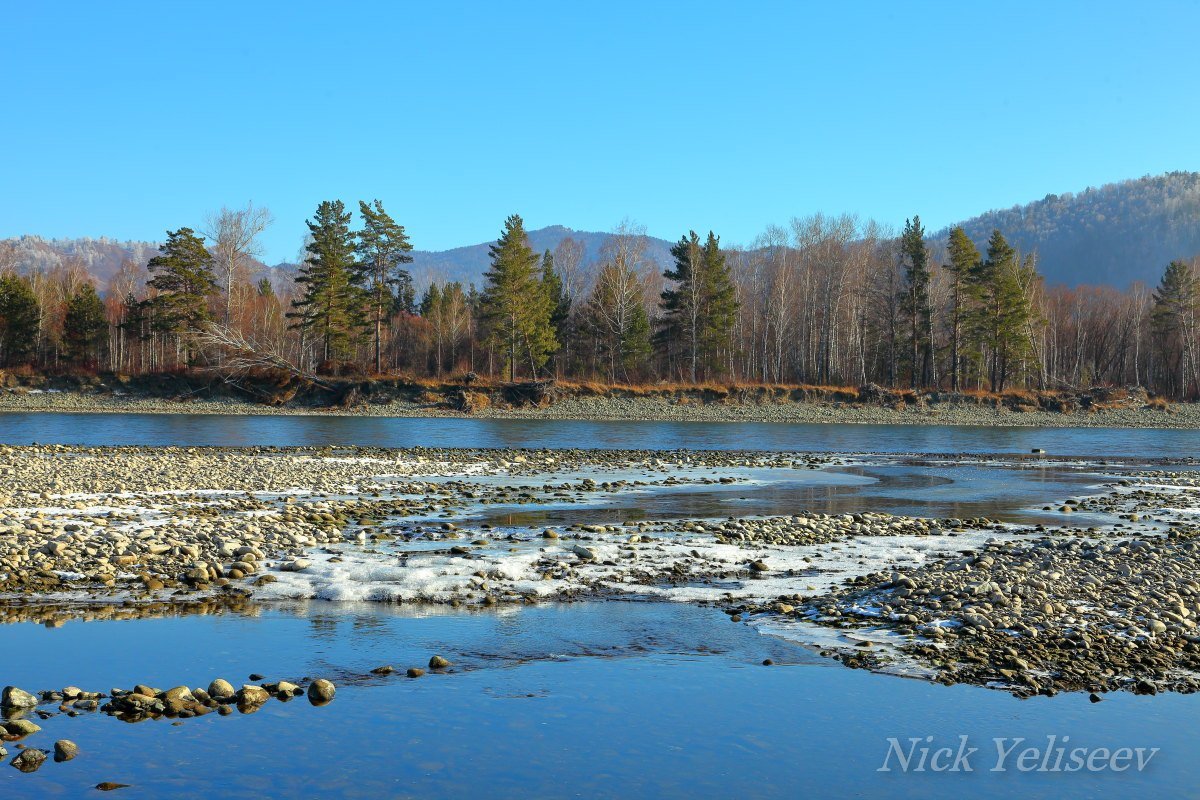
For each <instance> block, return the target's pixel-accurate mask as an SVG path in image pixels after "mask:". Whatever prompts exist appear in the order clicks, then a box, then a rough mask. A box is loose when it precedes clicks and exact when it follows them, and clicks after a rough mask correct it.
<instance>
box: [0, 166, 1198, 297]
mask: <svg viewBox="0 0 1200 800" xmlns="http://www.w3.org/2000/svg"><path fill="white" fill-rule="evenodd" d="M960 224H961V225H962V227H963V229H964V230H965V231H966V232H967V235H968V236H970V237H971V239H972V240H974V241H975V243H976V244H977V245H978V246H979V247H980V249H981V250H982V249H983V247H984V246H985V245H986V242H987V239H988V237H989V236H990V235H991V232H992V230H993V229H999V230H1000V231H1001V232H1003V233H1004V235H1005V237H1007V238H1008V240H1009V241H1010V242H1011V243H1013V244H1014V245H1015V246H1017V247H1019V248H1020V249H1021V250H1022V251H1023V252H1032V251H1035V250H1036V251H1037V253H1038V266H1039V268H1040V269H1041V271H1042V273H1043V274H1044V275H1045V276H1046V281H1047V282H1048V283H1050V284H1066V285H1069V286H1075V285H1079V284H1085V283H1087V284H1109V285H1112V286H1116V287H1119V288H1124V287H1126V286H1128V285H1129V284H1131V283H1134V282H1136V281H1142V282H1144V283H1146V284H1149V285H1154V284H1156V283H1157V282H1158V279H1159V277H1160V276H1161V275H1162V271H1163V269H1164V268H1165V267H1166V265H1167V263H1168V262H1170V261H1171V260H1173V259H1178V258H1182V259H1188V258H1192V257H1194V256H1196V255H1197V254H1200V172H1170V173H1167V174H1165V175H1157V176H1147V177H1144V178H1138V179H1134V180H1128V181H1121V182H1120V183H1113V184H1107V185H1104V186H1100V187H1097V188H1088V189H1085V190H1083V191H1081V192H1075V193H1070V192H1068V193H1066V194H1061V195H1055V194H1051V195H1047V196H1046V197H1045V198H1043V199H1041V200H1037V201H1035V202H1032V203H1028V204H1026V205H1023V206H1014V207H1012V208H1009V209H1003V210H993V211H988V212H986V213H984V214H980V215H979V216H976V217H972V218H971V219H968V220H966V221H964V222H962V223H960ZM952 227H954V226H948V227H947V228H945V229H943V230H940V231H937V232H934V233H933V234H932V236H931V238H932V239H935V240H944V238H945V236H946V234H947V233H948V232H949V230H950V228H952ZM497 231H499V228H497ZM680 233H682V231H680ZM718 233H720V231H718ZM609 235H610V234H607V233H601V232H595V231H577V230H573V229H571V228H567V227H564V226H562V225H551V226H549V227H546V228H540V229H538V230H533V231H530V232H529V242H530V245H531V246H532V247H533V249H534V250H535V251H536V252H538V253H541V252H543V251H545V250H551V251H552V250H554V248H555V247H557V246H558V244H559V243H560V242H561V241H562V240H563V239H565V238H567V237H570V238H572V239H575V240H576V241H578V242H580V243H581V244H582V245H583V247H584V263H585V264H592V263H595V262H597V261H598V260H599V258H600V256H601V252H602V250H603V247H604V244H605V242H606V241H607V240H608V238H609ZM648 238H649V249H648V256H649V257H650V258H651V259H653V260H654V261H657V262H658V263H659V264H660V265H662V266H666V265H667V264H669V263H670V260H671V256H670V247H671V242H669V241H667V240H665V239H658V238H655V237H648ZM3 241H5V242H11V243H13V244H14V245H15V248H16V254H17V263H18V266H19V268H20V269H22V270H29V269H37V268H43V269H46V268H50V267H53V266H55V265H56V264H59V263H62V262H63V260H65V259H69V258H77V259H79V260H80V261H82V263H84V264H85V265H86V266H87V268H88V270H89V271H90V272H91V273H92V275H94V276H95V278H96V280H97V283H98V284H99V285H100V287H101V288H103V287H105V286H107V284H108V281H109V280H110V279H111V278H112V276H113V275H114V274H115V273H116V272H117V270H118V269H120V266H121V264H122V262H124V261H126V260H132V261H133V262H135V263H138V264H140V265H142V266H144V265H145V263H146V261H148V260H149V259H150V258H152V257H153V256H154V255H156V254H157V252H158V245H157V244H156V243H154V242H133V241H124V242H122V241H117V240H114V239H108V238H104V237H101V238H98V239H97V238H79V239H43V238H41V237H39V236H20V237H17V238H15V239H8V240H3ZM489 244H491V243H490V242H483V243H480V244H473V245H467V246H464V247H456V248H453V249H450V250H440V251H432V250H415V251H413V264H412V272H413V277H414V279H415V280H416V282H417V285H418V286H419V287H423V286H424V285H427V284H428V283H429V282H430V281H431V280H439V281H461V282H462V283H465V284H469V283H475V284H477V285H478V284H479V283H480V282H481V279H482V276H483V273H484V272H485V271H486V270H487V267H488V245H489ZM294 269H295V265H294V264H288V263H281V264H277V265H275V266H273V267H266V266H264V267H263V272H265V273H266V274H270V275H274V276H278V275H281V274H283V273H287V272H291V271H293V270H294Z"/></svg>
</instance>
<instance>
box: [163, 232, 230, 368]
mask: <svg viewBox="0 0 1200 800" xmlns="http://www.w3.org/2000/svg"><path fill="white" fill-rule="evenodd" d="M146 267H147V269H149V271H150V274H151V275H152V276H153V277H151V278H150V280H149V281H147V282H146V285H147V286H149V287H150V288H152V289H156V290H157V291H158V294H157V295H155V296H154V297H153V298H152V299H151V300H150V306H151V308H150V311H151V313H152V314H153V318H154V325H155V327H156V328H157V329H158V330H159V331H162V332H164V333H169V334H172V335H174V336H175V337H177V339H178V340H179V341H180V343H181V344H182V345H183V352H184V355H185V360H188V359H187V356H188V353H189V349H188V347H187V345H186V341H187V337H186V335H187V333H189V332H190V331H194V330H196V329H197V328H199V327H200V325H201V324H203V323H204V322H207V321H208V320H210V319H212V314H211V313H210V310H209V302H210V300H211V299H212V296H213V294H214V293H215V292H216V290H217V278H216V276H215V275H214V274H213V259H212V255H210V254H209V252H208V249H207V248H206V247H205V246H204V240H203V239H201V238H200V237H199V236H197V235H196V233H195V231H193V230H192V229H191V228H180V229H179V230H177V231H167V241H166V243H165V244H163V246H162V247H161V248H160V253H159V255H157V256H155V257H154V258H152V259H150V261H149V262H148V263H147V264H146Z"/></svg>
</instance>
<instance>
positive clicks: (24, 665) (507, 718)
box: [0, 414, 1200, 798]
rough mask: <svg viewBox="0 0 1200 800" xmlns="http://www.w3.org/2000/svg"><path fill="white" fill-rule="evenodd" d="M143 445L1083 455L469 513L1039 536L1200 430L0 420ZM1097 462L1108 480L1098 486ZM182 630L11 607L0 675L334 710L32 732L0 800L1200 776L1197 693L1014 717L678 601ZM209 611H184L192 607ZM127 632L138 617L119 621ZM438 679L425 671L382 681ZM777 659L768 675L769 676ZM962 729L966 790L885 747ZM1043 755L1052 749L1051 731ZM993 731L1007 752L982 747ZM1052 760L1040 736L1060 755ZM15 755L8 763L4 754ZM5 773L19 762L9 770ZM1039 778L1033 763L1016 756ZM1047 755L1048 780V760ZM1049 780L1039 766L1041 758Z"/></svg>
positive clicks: (1079, 784) (1014, 707)
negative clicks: (964, 524)
mask: <svg viewBox="0 0 1200 800" xmlns="http://www.w3.org/2000/svg"><path fill="white" fill-rule="evenodd" d="M35 441H36V442H40V443H50V442H57V443H74V444H113V445H115V444H144V445H318V444H319V445H371V446H395V447H405V446H413V445H423V446H431V447H432V446H436V447H454V446H459V447H559V448H564V447H600V448H655V449H677V448H700V449H759V450H798V451H832V452H842V453H888V454H897V453H927V454H928V453H943V454H956V453H976V454H981V453H992V454H1006V453H1011V454H1026V453H1028V452H1029V450H1031V449H1032V448H1034V447H1040V448H1044V449H1046V450H1047V451H1049V452H1050V453H1051V454H1054V455H1058V456H1078V457H1079V458H1080V460H1081V463H1078V464H1061V463H1050V462H1045V463H1039V462H1037V461H1030V460H1029V459H1012V460H1001V461H1000V462H998V463H985V462H982V461H979V460H974V459H968V460H965V461H960V460H950V459H939V458H922V459H903V458H875V459H861V460H855V461H854V462H853V463H849V464H844V465H840V466H838V467H835V468H833V469H830V470H823V471H819V472H815V471H814V472H809V473H808V474H802V473H799V472H798V473H797V474H795V475H783V476H781V477H778V478H776V479H773V480H769V481H768V480H763V481H758V482H753V483H751V484H736V485H733V486H730V487H714V486H689V487H682V488H674V489H671V490H670V491H667V490H662V491H652V492H642V493H623V494H620V495H618V496H616V497H612V498H608V499H606V501H605V502H603V503H598V504H595V505H592V506H586V505H585V506H582V507H570V508H564V507H554V506H551V505H547V506H544V507H539V506H536V505H534V506H532V507H530V506H521V507H513V508H504V507H489V508H487V509H484V510H482V511H480V512H479V514H478V515H477V516H476V517H475V519H474V522H488V523H490V524H494V525H544V524H566V523H567V522H569V521H587V522H609V521H618V520H620V521H624V520H629V519H642V518H646V519H664V518H670V517H696V516H730V515H752V514H772V513H792V512H794V511H795V510H796V509H798V508H804V509H809V510H814V511H827V512H837V513H843V512H852V511H857V510H866V509H871V510H885V511H893V512H895V513H907V514H922V515H930V516H960V517H962V516H977V515H986V516H991V517H994V518H997V519H1003V520H1007V521H1039V520H1041V519H1042V518H1043V512H1042V511H1041V507H1042V506H1043V505H1044V504H1046V503H1049V502H1051V501H1061V500H1062V499H1063V498H1064V497H1067V496H1071V495H1075V494H1079V493H1086V491H1087V487H1088V486H1089V485H1090V484H1092V483H1095V482H1097V481H1098V480H1099V479H1100V475H1099V472H1098V470H1100V469H1102V468H1101V467H1099V466H1098V465H1097V464H1096V463H1095V460H1096V459H1107V458H1122V459H1124V458H1134V459H1137V458H1149V457H1178V458H1184V457H1190V456H1192V455H1193V454H1195V453H1196V452H1197V448H1198V446H1200V432H1194V431H1161V430H1115V429H1114V430H1109V429H1076V430H1071V429H1047V430H1038V429H1029V428H963V427H936V426H930V427H904V426H858V425H848V426H822V425H765V424H739V423H689V424H683V423H590V422H556V421H495V420H461V419H388V418H354V417H290V416H281V417H234V416H228V417H224V416H222V417H217V416H188V415H149V414H148V415H102V414H4V415H0V442H4V443H14V444H15V443H29V442H35ZM1103 469H1108V468H1103ZM196 611H197V613H178V612H174V611H172V612H166V613H162V614H159V613H157V612H151V611H147V612H144V613H140V614H137V615H134V614H122V613H115V614H114V613H98V614H97V613H92V612H86V611H80V610H77V609H76V610H71V609H66V610H56V611H47V610H30V611H28V612H27V613H24V614H15V613H10V614H9V618H10V619H13V620H14V621H13V622H11V623H10V624H6V625H3V626H0V684H15V685H18V686H24V687H25V688H28V689H31V690H37V689H49V688H61V686H63V685H67V684H75V685H79V686H82V687H84V688H85V689H98V690H102V691H107V690H108V688H110V687H114V686H117V687H121V686H123V687H129V686H132V685H133V684H135V683H139V682H145V683H149V684H151V685H159V686H161V687H164V688H165V687H166V686H169V685H175V684H180V683H186V684H189V685H192V686H206V685H207V684H208V682H209V681H210V680H212V679H213V678H215V677H218V676H221V677H225V678H227V679H228V680H230V681H231V682H232V683H234V685H240V684H241V683H243V682H246V681H247V680H248V676H249V675H250V674H252V673H254V674H262V675H265V676H266V677H267V678H268V679H278V678H286V679H299V678H303V677H308V676H325V677H330V678H332V679H333V680H334V681H335V682H336V683H338V685H339V690H338V695H337V699H336V700H335V701H334V702H333V703H332V704H330V705H328V706H325V707H320V708H314V707H310V706H309V705H308V704H307V703H306V702H305V701H304V700H303V699H299V700H296V701H293V702H292V703H287V704H283V703H277V702H271V703H269V704H268V705H267V706H265V707H264V708H263V709H262V710H260V711H259V712H258V713H255V714H251V715H238V714H235V715H233V716H231V717H228V718H221V717H218V716H217V715H215V714H213V715H209V716H206V717H203V718H199V719H194V720H188V721H186V722H185V723H183V724H179V725H173V724H172V723H171V722H170V721H168V720H162V721H158V722H145V723H142V724H138V725H126V724H122V723H120V722H118V721H116V720H114V719H112V718H109V717H107V716H104V715H100V714H84V715H81V716H78V717H76V718H67V717H65V716H61V715H60V716H56V717H54V718H52V719H49V720H45V721H43V722H42V723H41V724H42V725H43V728H44V731H43V732H42V733H40V734H37V735H35V737H31V739H30V740H29V743H30V745H31V746H35V747H49V745H50V744H51V743H52V742H53V741H54V739H56V738H60V737H63V738H70V739H72V740H74V741H75V742H76V743H78V744H79V746H80V749H81V755H80V756H79V757H78V758H77V759H75V760H74V761H71V762H69V763H66V764H47V765H45V766H44V767H43V768H42V769H41V770H39V771H38V772H36V773H33V774H22V773H20V772H18V771H17V770H15V769H11V768H9V767H7V766H4V767H3V768H0V797H19V798H27V797H28V798H38V797H91V796H95V795H96V794H97V792H96V791H95V790H94V789H93V788H92V787H93V786H95V785H96V784H98V783H100V782H102V781H114V782H119V783H125V784H130V786H129V787H128V788H124V789H121V790H120V791H119V792H118V793H117V796H119V797H145V798H163V797H204V798H242V797H247V798H249V797H255V798H261V797H264V796H265V797H289V798H291V797H295V798H309V797H327V798H338V797H372V798H374V797H387V798H392V797H430V796H439V797H447V798H457V797H502V798H506V797H514V798H517V797H522V798H523V797H621V798H639V797H656V798H657V797H745V798H785V797H786V798H791V797H797V796H806V795H815V796H818V797H826V796H831V797H833V796H837V797H841V796H846V797H849V796H855V797H922V798H927V797H934V798H938V797H947V798H950V797H962V796H968V795H969V796H973V797H983V798H1000V797H1010V796H1014V795H1020V796H1022V797H1026V798H1041V797H1045V798H1071V797H1114V798H1115V797H1136V796H1148V795H1151V794H1152V793H1158V794H1164V795H1169V796H1190V795H1193V794H1195V793H1196V790H1195V787H1196V786H1197V785H1200V759H1197V758H1196V749H1197V745H1196V744H1195V741H1196V736H1195V733H1196V732H1197V730H1198V727H1200V726H1198V725H1197V723H1196V722H1195V720H1196V718H1197V714H1198V712H1200V699H1198V698H1196V697H1195V696H1180V695H1159V696H1156V697H1135V696H1133V695H1130V694H1126V693H1121V694H1117V695H1110V696H1108V697H1106V698H1105V700H1104V702H1101V703H1096V704H1092V703H1090V702H1088V699H1087V697H1086V696H1085V695H1069V694H1066V695H1059V696H1057V697H1054V698H1041V697H1039V698H1034V699H1031V700H1026V701H1018V700H1015V699H1013V698H1012V697H1011V696H1010V695H1008V694H1005V693H1003V692H998V691H993V690H989V689H984V688H977V687H969V686H955V687H945V686H940V685H936V684H930V683H926V682H924V681H920V680H914V679H909V678H902V677H895V676H889V675H879V674H871V673H868V672H865V671H856V670H850V669H847V668H844V667H842V666H840V665H839V664H838V663H837V662H834V661H832V660H829V659H826V658H822V657H821V656H819V655H818V654H817V653H816V652H814V651H813V650H811V649H809V648H807V647H804V646H802V645H800V644H797V643H795V642H791V641H788V640H785V639H782V638H778V637H776V636H771V635H767V634H765V633H763V632H762V631H761V630H760V629H758V628H755V627H753V626H750V625H745V624H731V623H730V621H729V618H728V617H727V616H726V615H725V614H723V613H721V612H720V611H719V610H718V609H715V608H711V607H705V606H698V605H692V604H689V603H681V602H660V601H630V600H620V601H610V602H581V603H571V604H544V605H539V606H534V607H529V608H504V609H502V610H496V611H480V610H472V611H465V610H454V609H450V608H447V607H427V606H413V605H392V604H385V603H362V602H322V601H315V600H313V601H296V602H292V601H280V602H274V603H266V604H256V605H249V606H245V607H239V608H236V609H228V608H202V609H196ZM201 612H202V613H201ZM125 617H130V618H125ZM433 653H440V654H443V655H445V656H447V657H448V658H450V660H451V661H452V662H453V663H454V667H453V668H452V670H450V671H449V672H448V673H447V674H436V675H435V674H431V675H427V676H425V677H423V678H421V679H419V680H409V679H406V678H403V677H396V676H386V677H377V676H372V675H371V674H370V672H369V670H370V669H372V668H374V667H376V666H379V665H381V664H393V665H395V666H397V667H398V668H400V669H401V670H403V669H404V668H405V667H408V666H416V665H423V664H424V663H425V662H426V661H427V660H428V658H429V656H430V655H431V654H433ZM766 659H769V660H771V661H772V662H773V665H772V666H764V665H763V663H762V662H763V661H764V660H766ZM960 736H965V737H968V742H969V745H970V746H971V747H977V748H979V750H978V752H976V753H975V754H974V755H973V756H972V757H971V758H970V759H969V760H968V761H967V762H966V763H967V764H969V766H970V767H971V771H958V772H953V773H947V772H934V771H932V770H928V769H926V770H925V771H922V772H913V771H910V772H902V771H900V770H899V769H898V768H897V761H896V759H895V758H892V759H891V761H890V762H888V763H890V765H891V767H892V769H891V770H889V771H880V769H879V768H880V767H881V766H883V765H884V764H885V759H886V758H887V757H888V753H889V750H890V748H891V745H890V742H889V739H891V738H895V739H896V740H898V741H900V742H904V743H905V746H907V742H908V740H909V739H912V738H916V739H918V740H919V741H920V742H921V743H925V737H933V740H932V741H931V742H929V743H930V744H932V745H934V746H939V747H940V746H953V747H957V746H958V744H959V739H958V737H960ZM1048 737H1055V738H1054V739H1053V740H1049V739H1048ZM1064 737H1069V739H1068V740H1067V742H1066V746H1067V747H1068V749H1069V748H1072V747H1076V746H1079V747H1086V748H1089V749H1090V750H1092V751H1094V750H1095V749H1096V748H1108V749H1109V750H1110V751H1112V750H1116V749H1118V748H1125V747H1128V748H1159V749H1158V751H1157V753H1156V754H1155V755H1154V756H1153V758H1152V760H1151V761H1150V763H1149V764H1148V765H1147V766H1146V768H1145V769H1144V770H1140V771H1139V770H1136V769H1129V770H1126V771H1123V772H1114V771H1112V770H1108V769H1106V770H1102V771H1094V772H1093V771H1090V770H1087V769H1084V770H1082V771H1079V772H1073V773H1068V772H1063V771H1057V772H1056V771H1053V770H1039V769H1034V770H1032V771H1023V770H1021V769H1019V768H1018V766H1017V764H1016V758H1015V757H1012V758H1010V759H1009V760H1007V761H1005V762H1003V766H1004V767H1005V769H1004V770H1003V771H993V769H992V768H993V767H995V766H997V752H998V751H997V747H1001V748H1003V747H1009V746H1010V745H1011V744H1012V743H1013V742H1014V741H1015V740H1016V739H1018V738H1023V739H1025V743H1023V744H1022V745H1021V748H1022V749H1023V748H1024V747H1029V746H1033V747H1038V748H1041V749H1042V750H1045V749H1047V747H1048V746H1049V749H1050V750H1051V756H1053V755H1054V747H1062V746H1063V742H1064ZM998 739H999V740H1001V741H1000V742H999V743H998V742H997V741H996V740H998ZM1051 742H1052V743H1051ZM7 746H8V749H9V751H10V753H14V752H15V749H14V747H13V745H12V744H11V743H10V744H8V745H7ZM10 758H11V756H10ZM1031 763H1032V762H1031ZM1041 763H1042V762H1041V761H1038V762H1037V764H1038V765H1040V764H1041ZM1046 763H1047V764H1049V765H1053V763H1054V762H1053V757H1052V758H1051V759H1050V760H1049V761H1048V762H1046Z"/></svg>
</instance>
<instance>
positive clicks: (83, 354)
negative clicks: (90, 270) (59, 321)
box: [63, 283, 108, 366]
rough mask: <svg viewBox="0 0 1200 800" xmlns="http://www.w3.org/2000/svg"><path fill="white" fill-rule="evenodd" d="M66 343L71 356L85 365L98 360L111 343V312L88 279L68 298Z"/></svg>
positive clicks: (64, 328)
mask: <svg viewBox="0 0 1200 800" xmlns="http://www.w3.org/2000/svg"><path fill="white" fill-rule="evenodd" d="M63 343H64V344H65V345H66V351H67V358H68V359H70V360H71V361H72V362H73V363H75V364H77V365H81V366H83V365H88V366H95V365H96V364H98V363H99V361H100V358H101V355H102V354H103V352H104V348H105V346H106V345H107V344H108V315H107V314H106V313H105V310H104V302H103V301H102V300H101V299H100V295H98V294H96V289H95V287H93V286H92V285H91V284H90V283H85V284H84V285H83V286H82V288H80V289H79V291H77V292H76V293H75V294H73V295H71V297H70V298H68V299H67V312H66V315H65V317H64V318H63Z"/></svg>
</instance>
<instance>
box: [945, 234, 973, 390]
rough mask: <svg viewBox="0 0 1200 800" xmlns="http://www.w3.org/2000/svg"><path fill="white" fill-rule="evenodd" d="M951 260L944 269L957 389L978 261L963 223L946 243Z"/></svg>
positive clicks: (952, 385)
mask: <svg viewBox="0 0 1200 800" xmlns="http://www.w3.org/2000/svg"><path fill="white" fill-rule="evenodd" d="M946 249H947V252H948V253H949V256H950V263H949V264H946V265H945V267H944V269H945V270H946V271H947V272H949V273H950V388H951V389H952V390H953V391H955V392H957V391H958V388H959V375H960V374H961V372H962V359H963V353H962V335H963V322H964V318H965V315H966V311H967V297H966V287H967V284H968V283H969V281H970V279H971V271H972V270H973V269H975V265H976V264H977V263H978V262H979V250H977V249H976V248H975V243H974V242H972V241H971V239H970V238H969V237H968V236H967V233H966V231H964V230H963V229H962V228H961V227H959V228H955V229H954V230H952V231H950V241H949V243H948V244H947V246H946Z"/></svg>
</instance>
